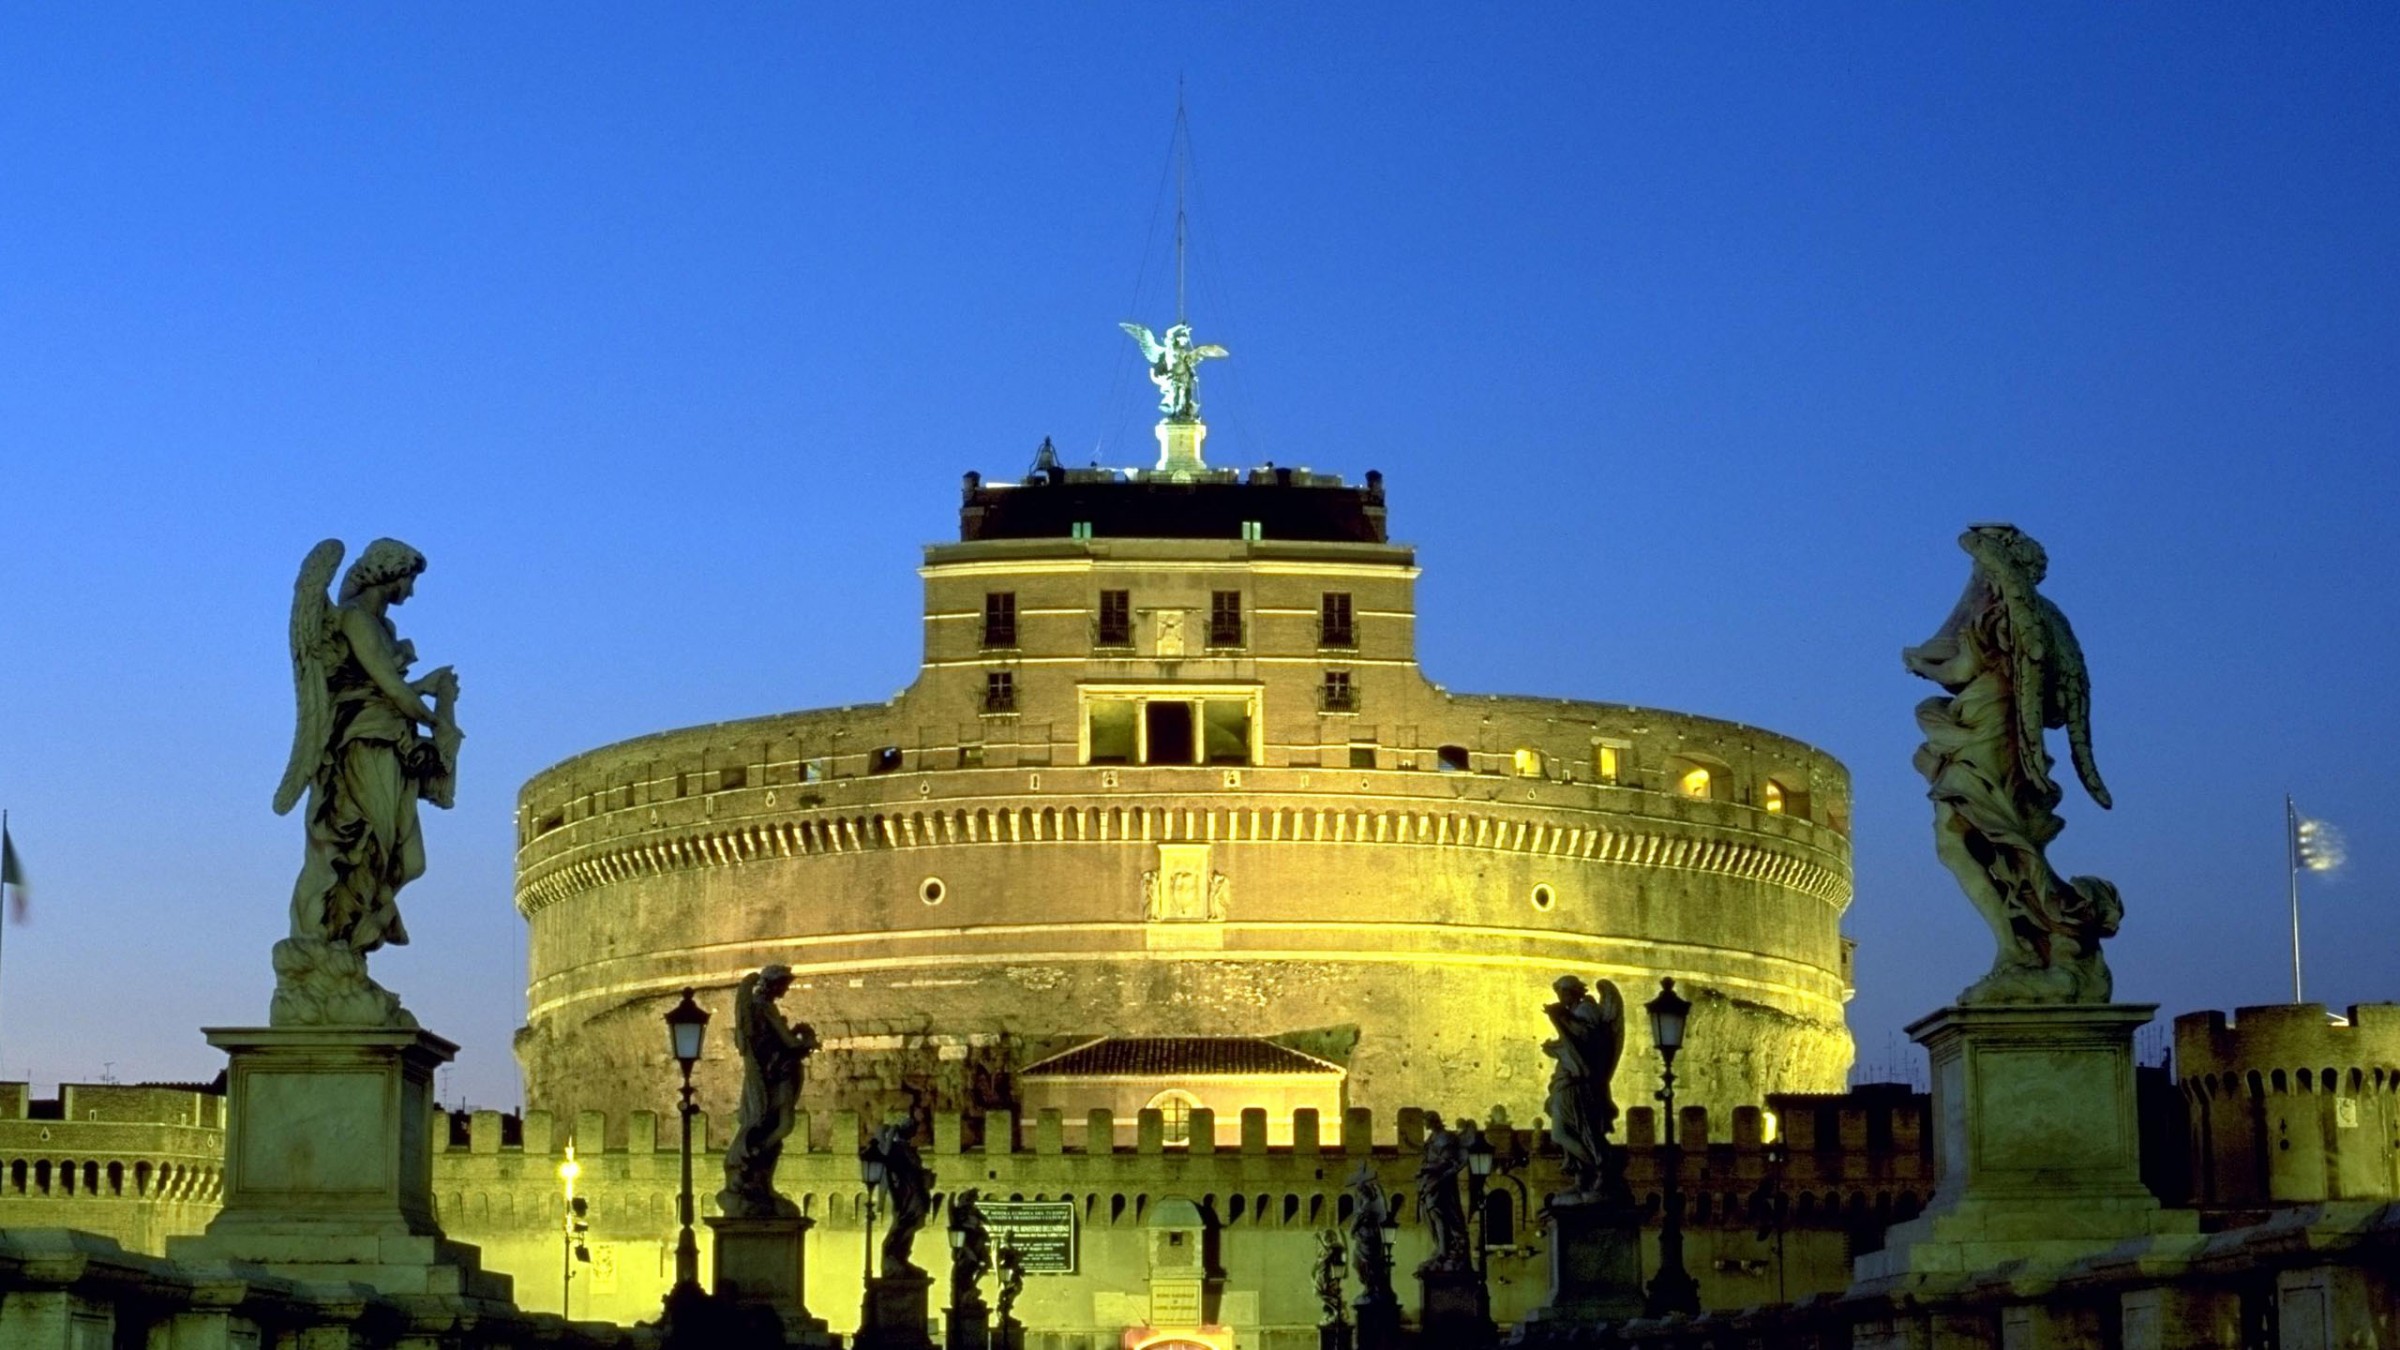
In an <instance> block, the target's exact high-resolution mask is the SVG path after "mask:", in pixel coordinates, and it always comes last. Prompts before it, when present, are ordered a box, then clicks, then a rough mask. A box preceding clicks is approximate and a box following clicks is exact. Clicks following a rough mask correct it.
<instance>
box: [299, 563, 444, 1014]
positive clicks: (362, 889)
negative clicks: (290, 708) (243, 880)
mask: <svg viewBox="0 0 2400 1350" xmlns="http://www.w3.org/2000/svg"><path fill="white" fill-rule="evenodd" d="M342 551H343V550H342V542H341V541H340V540H338V539H328V540H326V541H324V542H323V543H321V544H319V545H317V546H316V547H315V548H313V549H311V550H309V554H308V558H307V560H306V561H304V562H303V563H301V565H300V579H299V582H298V583H297V586H296V588H295V590H294V592H293V596H292V675H293V680H294V683H295V685H296V687H297V691H298V695H299V719H298V725H297V728H296V729H295V731H294V733H293V736H292V754H291V760H290V762H289V764H288V765H287V766H286V767H285V769H284V771H283V782H282V783H281V784H280V785H279V786H278V787H277V788H276V789H275V813H276V814H277V815H284V814H287V813H288V812H290V811H291V809H292V808H293V807H294V806H295V805H298V804H299V802H300V799H301V797H302V796H303V795H304V794H305V795H306V797H307V798H308V810H307V821H308V841H307V851H306V853H305V855H304V858H303V861H302V863H301V866H300V877H299V880H298V881H297V882H295V883H294V884H293V886H292V915H291V917H292V935H291V936H290V937H289V938H287V939H285V940H284V941H282V942H278V943H276V944H275V1000H274V1003H273V1005H272V1009H271V1011H270V1013H269V1016H268V1021H269V1022H270V1023H271V1024H272V1025H275V1026H397V1027H412V1026H415V1025H416V1019H415V1018H413V1017H411V1016H410V1015H409V1014H408V1013H407V1012H406V1011H405V1010H404V1009H402V1008H401V1006H400V1000H399V998H398V997H397V996H395V995H394V994H392V993H391V992H390V991H389V990H387V989H384V988H383V987H382V986H380V985H378V984H376V983H375V982H374V981H373V980H370V979H368V978H367V963H366V957H367V953H369V952H372V951H374V950H375V949H376V948H378V947H381V946H383V945H384V944H386V943H391V944H394V945H400V944H404V943H406V942H407V941H408V930H407V928H406V927H404V926H403V925H402V924H401V922H400V908H399V905H398V903H397V899H398V896H399V894H400V888H401V887H403V886H406V885H407V884H408V883H409V882H411V881H414V880H416V879H417V878H418V877H419V876H422V875H424V872H425V840H424V836H423V835H422V834H421V833H420V832H419V830H418V827H417V803H418V801H420V800H423V801H429V802H432V803H433V804H434V805H436V806H440V807H448V806H449V805H450V802H451V795H452V790H453V787H454V784H455V782H456V775H457V770H458V747H459V741H460V733H459V730H458V723H457V721H456V720H455V719H454V717H453V710H454V708H455V707H456V705H457V702H458V676H457V675H456V674H455V673H453V672H452V670H451V669H450V667H448V666H443V667H441V668H440V669H438V670H435V671H432V672H430V673H428V674H427V675H425V676H424V677H422V678H420V679H416V680H411V679H410V678H409V676H408V669H409V667H410V666H411V665H413V664H414V663H415V661H416V656H417V652H416V647H415V646H414V645H413V644H411V643H409V642H407V641H405V640H404V639H402V638H401V637H400V635H399V633H398V631H397V630H395V629H394V628H393V627H392V621H391V619H390V617H389V616H388V613H387V611H389V609H390V608H391V607H392V606H394V605H398V604H403V603H405V602H406V601H407V600H408V597H409V596H410V594H412V593H413V592H414V591H415V589H416V583H417V576H418V574H419V573H421V572H423V571H424V570H425V555H424V554H421V553H419V552H417V551H416V550H415V549H413V548H410V547H409V546H408V545H406V544H403V543H401V542H400V541H399V540H397V539H378V540H376V541H375V542H374V543H372V544H369V545H367V547H366V549H365V550H364V551H363V552H361V553H360V554H359V555H358V561H356V562H354V563H352V564H351V565H350V570H349V572H348V573H347V574H345V575H344V576H343V577H342V584H341V591H340V594H339V595H338V597H337V596H332V595H328V594H327V590H326V588H327V587H328V586H330V585H331V584H332V583H333V576H334V572H335V570H336V569H337V568H339V567H340V566H341V562H342Z"/></svg>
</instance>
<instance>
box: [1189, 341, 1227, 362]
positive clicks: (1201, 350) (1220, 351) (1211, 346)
mask: <svg viewBox="0 0 2400 1350" xmlns="http://www.w3.org/2000/svg"><path fill="white" fill-rule="evenodd" d="M1192 355H1194V356H1197V357H1200V358H1202V359H1204V360H1205V359H1207V358H1209V357H1213V356H1231V355H1233V353H1232V352H1229V351H1227V350H1225V349H1224V348H1223V347H1220V346H1218V345H1217V344H1216V343H1213V342H1209V343H1203V344H1202V345H1200V346H1197V347H1194V348H1192Z"/></svg>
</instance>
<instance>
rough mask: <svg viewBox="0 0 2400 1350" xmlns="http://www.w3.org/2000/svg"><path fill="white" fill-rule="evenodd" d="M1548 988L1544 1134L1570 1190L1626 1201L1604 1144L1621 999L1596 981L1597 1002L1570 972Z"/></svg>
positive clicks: (1617, 1166)
mask: <svg viewBox="0 0 2400 1350" xmlns="http://www.w3.org/2000/svg"><path fill="white" fill-rule="evenodd" d="M1550 988H1551V990H1552V991H1553V992H1555V993H1556V994H1557V995H1558V1001H1557V1002H1556V1003H1553V1004H1551V1005H1549V1006H1548V1007H1546V1008H1544V1009H1543V1010H1542V1012H1543V1014H1544V1015H1545V1016H1547V1017H1548V1018H1549V1019H1550V1026H1551V1029H1553V1030H1555V1031H1556V1032H1557V1033H1558V1035H1557V1036H1555V1037H1553V1038H1552V1039H1550V1040H1547V1041H1544V1042H1542V1053H1543V1054H1546V1055H1548V1056H1549V1057H1550V1058H1551V1059H1552V1060H1553V1061H1555V1062H1554V1063H1553V1064H1552V1065H1551V1067H1550V1101H1549V1109H1550V1137H1551V1138H1552V1139H1553V1140H1555V1141H1556V1142H1557V1144H1558V1148H1559V1152H1560V1154H1561V1155H1563V1156H1564V1158H1565V1160H1566V1170H1567V1175H1568V1177H1569V1179H1570V1180H1572V1181H1573V1182H1574V1187H1575V1193H1576V1194H1578V1195H1585V1196H1592V1197H1595V1198H1600V1199H1605V1200H1611V1201H1618V1202H1624V1203H1630V1202H1631V1200H1632V1193H1631V1192H1630V1191H1628V1190H1627V1189H1626V1185H1625V1156H1624V1154H1623V1153H1622V1152H1620V1151H1618V1150H1617V1149H1616V1148H1614V1147H1612V1146H1611V1145H1610V1144H1609V1142H1608V1136H1609V1133H1610V1132H1611V1131H1613V1130H1615V1129H1616V1127H1617V1100H1616V1098H1615V1097H1614V1096H1613V1095H1611V1093H1610V1091H1609V1080H1611V1079H1613V1078H1615V1077H1616V1076H1617V1061H1618V1060H1620V1059H1623V1058H1624V1057H1625V996H1624V995H1623V994H1621V993H1619V992H1617V986H1616V982H1615V981H1613V980H1602V981H1600V990H1599V994H1598V996H1597V997H1595V996H1594V995H1593V994H1592V993H1591V991H1589V990H1587V989H1586V988H1585V987H1584V983H1583V981H1581V980H1579V979H1577V978H1575V977H1574V976H1572V975H1561V976H1559V977H1558V979H1557V980H1555V981H1553V982H1552V983H1551V986H1550Z"/></svg>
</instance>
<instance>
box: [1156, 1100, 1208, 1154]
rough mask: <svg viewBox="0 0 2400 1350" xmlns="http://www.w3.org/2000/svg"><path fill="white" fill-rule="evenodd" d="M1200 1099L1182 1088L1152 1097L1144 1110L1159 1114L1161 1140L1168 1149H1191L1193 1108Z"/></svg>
mask: <svg viewBox="0 0 2400 1350" xmlns="http://www.w3.org/2000/svg"><path fill="white" fill-rule="evenodd" d="M1199 1104H1200V1099H1199V1098H1198V1097H1195V1096H1193V1095H1192V1094H1190V1093H1188V1092H1185V1091H1183V1090H1182V1089H1181V1088H1168V1089H1167V1090H1166V1091H1164V1092H1161V1093H1159V1094H1158V1095H1157V1096H1155V1097H1152V1098H1151V1099H1150V1101H1149V1102H1148V1104H1147V1105H1145V1106H1144V1107H1143V1108H1142V1109H1143V1110H1145V1111H1156V1112H1158V1123H1159V1128H1160V1138H1161V1139H1162V1140H1164V1141H1165V1143H1166V1145H1167V1147H1169V1148H1175V1147H1178V1146H1181V1147H1189V1146H1190V1144H1191V1142H1192V1108H1193V1107H1195V1106H1198V1105H1199Z"/></svg>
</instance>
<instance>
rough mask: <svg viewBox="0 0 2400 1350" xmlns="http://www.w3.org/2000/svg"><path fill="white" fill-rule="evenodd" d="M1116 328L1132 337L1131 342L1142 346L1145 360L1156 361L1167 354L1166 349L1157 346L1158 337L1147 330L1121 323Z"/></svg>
mask: <svg viewBox="0 0 2400 1350" xmlns="http://www.w3.org/2000/svg"><path fill="white" fill-rule="evenodd" d="M1117 327H1119V328H1122V329H1124V330H1125V331H1126V332H1128V333H1131V334H1132V335H1133V340H1134V341H1136V342H1138V343H1140V344H1142V355H1143V356H1144V357H1146V358H1147V359H1149V360H1152V361H1156V360H1157V359H1158V358H1160V357H1162V356H1165V355H1166V354H1167V349H1166V348H1165V347H1162V346H1160V345H1159V342H1158V335H1157V334H1156V333H1153V332H1151V331H1150V330H1149V329H1147V328H1144V327H1142V326H1141V325H1140V324H1138V323H1121V324H1118V325H1117Z"/></svg>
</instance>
